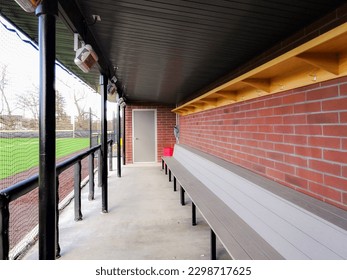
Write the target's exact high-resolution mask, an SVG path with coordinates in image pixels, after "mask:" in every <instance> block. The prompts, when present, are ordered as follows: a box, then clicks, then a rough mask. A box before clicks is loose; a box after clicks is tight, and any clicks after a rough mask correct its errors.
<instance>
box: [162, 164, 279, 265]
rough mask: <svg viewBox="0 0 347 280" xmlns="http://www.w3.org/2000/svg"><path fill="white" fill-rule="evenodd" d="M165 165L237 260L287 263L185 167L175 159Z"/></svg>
mask: <svg viewBox="0 0 347 280" xmlns="http://www.w3.org/2000/svg"><path fill="white" fill-rule="evenodd" d="M164 161H165V162H166V163H167V165H168V166H169V168H170V170H171V172H172V173H173V174H174V176H175V177H176V179H177V181H178V183H179V184H180V185H182V186H184V189H185V191H186V192H187V193H188V195H189V196H190V198H191V199H192V200H193V202H194V203H195V205H196V206H197V208H198V209H199V211H200V212H201V213H202V215H203V217H204V218H205V220H206V221H207V223H208V224H209V226H210V227H211V228H212V229H213V230H214V231H215V233H216V235H217V236H218V238H219V239H220V240H221V242H222V243H223V245H224V247H225V248H226V249H227V251H228V252H229V254H230V255H231V256H232V257H233V258H235V259H283V257H282V256H281V255H280V254H278V253H277V252H276V251H275V250H274V249H273V248H272V247H271V246H270V245H269V244H268V243H267V242H265V241H264V239H263V238H261V237H260V236H259V235H258V234H257V233H256V232H255V231H254V230H253V229H252V228H250V227H249V226H248V225H247V224H246V223H245V222H244V221H243V220H242V219H240V217H239V216H238V215H236V214H235V213H234V212H233V211H232V210H231V209H230V208H229V207H228V206H227V205H225V203H223V202H222V201H220V199H219V198H218V197H217V196H216V195H215V194H213V193H212V192H211V191H210V190H209V189H207V188H206V187H204V185H203V184H202V183H201V182H200V181H199V180H198V179H197V178H196V177H195V176H192V175H191V173H190V172H188V171H187V170H186V169H185V168H184V167H183V165H181V164H180V163H179V162H178V161H176V160H175V159H174V158H167V159H164ZM240 243H241V244H242V245H240Z"/></svg>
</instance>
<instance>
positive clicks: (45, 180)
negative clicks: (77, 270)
mask: <svg viewBox="0 0 347 280" xmlns="http://www.w3.org/2000/svg"><path fill="white" fill-rule="evenodd" d="M36 15H37V16H38V18H39V32H38V33H39V49H40V50H39V56H40V117H39V142H40V144H39V147H40V148H39V150H40V152H39V153H40V159H39V259H40V260H53V259H55V256H56V244H57V243H56V203H57V198H56V170H55V165H56V161H55V150H56V145H55V88H54V84H55V55H56V54H55V53H56V51H55V50H56V47H55V42H56V38H55V35H56V16H57V15H58V1H57V0H51V1H42V3H41V4H40V5H39V7H38V8H37V9H36Z"/></svg>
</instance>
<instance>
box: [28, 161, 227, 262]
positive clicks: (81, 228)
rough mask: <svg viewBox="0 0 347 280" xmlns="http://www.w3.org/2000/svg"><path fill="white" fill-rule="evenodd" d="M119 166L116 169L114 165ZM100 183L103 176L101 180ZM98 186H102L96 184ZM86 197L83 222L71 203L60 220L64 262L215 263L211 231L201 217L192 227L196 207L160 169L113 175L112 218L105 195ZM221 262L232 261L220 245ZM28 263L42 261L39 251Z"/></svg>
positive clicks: (131, 168)
mask: <svg viewBox="0 0 347 280" xmlns="http://www.w3.org/2000/svg"><path fill="white" fill-rule="evenodd" d="M114 166H116V165H114ZM95 177H96V178H97V177H98V176H95ZM96 186H97V184H96ZM87 192H88V187H85V188H84V189H83V193H82V214H83V220H82V221H78V222H75V221H74V209H73V207H74V205H73V203H70V205H68V206H67V207H66V208H65V209H64V210H63V212H62V213H61V215H60V247H61V258H60V259H61V260H171V259H179V260H205V259H209V258H210V230H209V227H208V225H207V224H206V222H205V221H204V219H203V218H202V217H201V215H200V213H199V212H197V220H198V225H197V226H194V227H193V226H192V225H191V202H190V201H189V197H188V196H186V201H187V204H186V205H185V206H181V205H180V203H179V191H177V192H174V191H173V183H172V182H171V183H170V182H168V176H165V174H164V172H163V171H161V169H160V165H158V164H133V165H126V166H124V167H122V177H121V178H118V177H117V174H116V171H111V172H110V173H109V192H108V197H109V199H108V206H109V213H107V214H103V213H101V190H100V188H98V187H96V192H95V200H93V201H88V193H87ZM217 246H218V247H217V248H218V253H217V257H218V259H230V257H229V255H228V254H227V252H226V251H225V250H224V248H223V247H222V245H221V244H220V243H219V241H217ZM23 259H31V260H33V259H34V260H35V259H38V246H37V244H36V245H35V246H33V247H32V248H31V249H30V250H29V251H28V253H27V254H26V255H25V256H24V258H23Z"/></svg>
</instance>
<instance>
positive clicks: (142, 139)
mask: <svg viewBox="0 0 347 280" xmlns="http://www.w3.org/2000/svg"><path fill="white" fill-rule="evenodd" d="M156 119H157V118H156V110H149V109H148V110H146V109H144V110H140V109H137V110H136V109H134V110H133V157H134V158H133V160H134V162H156V161H157V160H156V157H157V148H156V147H157V145H156V127H157V122H156Z"/></svg>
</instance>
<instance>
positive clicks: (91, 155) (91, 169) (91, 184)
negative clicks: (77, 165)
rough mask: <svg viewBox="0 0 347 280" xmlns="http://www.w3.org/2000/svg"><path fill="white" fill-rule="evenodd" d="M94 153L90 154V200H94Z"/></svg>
mask: <svg viewBox="0 0 347 280" xmlns="http://www.w3.org/2000/svg"><path fill="white" fill-rule="evenodd" d="M94 189H95V183H94V153H91V154H90V155H89V194H88V200H94Z"/></svg>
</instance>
